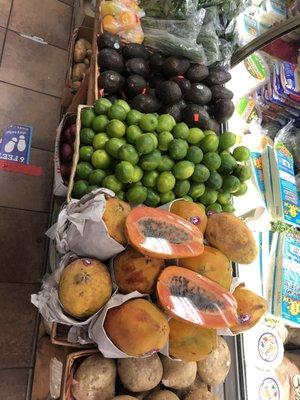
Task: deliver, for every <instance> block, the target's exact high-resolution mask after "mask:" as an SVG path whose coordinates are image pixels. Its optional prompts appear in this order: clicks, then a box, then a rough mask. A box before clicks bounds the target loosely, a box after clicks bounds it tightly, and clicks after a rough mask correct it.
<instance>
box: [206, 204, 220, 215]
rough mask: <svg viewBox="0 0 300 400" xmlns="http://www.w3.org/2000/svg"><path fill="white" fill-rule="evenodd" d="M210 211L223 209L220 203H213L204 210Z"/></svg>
mask: <svg viewBox="0 0 300 400" xmlns="http://www.w3.org/2000/svg"><path fill="white" fill-rule="evenodd" d="M208 211H212V212H214V213H220V212H222V211H223V209H222V206H221V204H219V203H213V204H210V205H209V206H207V207H206V212H208Z"/></svg>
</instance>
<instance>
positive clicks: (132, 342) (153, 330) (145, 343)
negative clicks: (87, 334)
mask: <svg viewBox="0 0 300 400" xmlns="http://www.w3.org/2000/svg"><path fill="white" fill-rule="evenodd" d="M104 329H105V332H106V334H107V336H108V337H109V338H110V340H111V341H112V342H113V343H114V345H115V346H116V347H118V348H119V349H120V350H122V351H123V352H124V353H126V354H128V355H130V356H137V357H138V356H142V355H146V354H152V353H154V352H156V351H159V350H160V349H162V348H163V347H164V346H165V344H166V343H167V341H168V337H169V325H168V321H167V320H166V318H165V316H164V314H163V313H162V312H161V311H160V310H159V309H158V308H157V307H156V306H154V305H153V304H152V303H150V301H148V300H145V299H133V300H129V301H127V302H126V303H123V304H121V305H120V306H118V307H113V308H110V309H109V310H108V312H107V314H106V317H105V321H104Z"/></svg>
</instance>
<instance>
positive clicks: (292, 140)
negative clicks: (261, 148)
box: [275, 120, 300, 172]
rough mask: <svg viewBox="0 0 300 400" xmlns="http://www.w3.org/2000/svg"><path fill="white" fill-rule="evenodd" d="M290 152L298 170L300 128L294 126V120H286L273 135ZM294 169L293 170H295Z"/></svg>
mask: <svg viewBox="0 0 300 400" xmlns="http://www.w3.org/2000/svg"><path fill="white" fill-rule="evenodd" d="M275 140H278V141H281V142H282V143H283V144H284V145H285V146H286V148H287V149H288V150H289V151H290V152H291V154H292V156H293V158H294V163H295V167H296V170H297V171H299V170H300V129H297V128H296V127H295V126H294V120H291V121H290V122H288V123H287V124H286V125H285V126H284V127H283V128H282V129H280V131H278V133H277V135H276V136H275ZM297 171H295V172H297Z"/></svg>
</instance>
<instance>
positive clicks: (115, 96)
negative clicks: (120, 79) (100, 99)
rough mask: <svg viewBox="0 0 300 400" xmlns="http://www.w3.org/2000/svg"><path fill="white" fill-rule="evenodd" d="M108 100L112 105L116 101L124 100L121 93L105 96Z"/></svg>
mask: <svg viewBox="0 0 300 400" xmlns="http://www.w3.org/2000/svg"><path fill="white" fill-rule="evenodd" d="M104 97H105V98H106V99H108V100H109V101H110V102H111V103H112V104H114V102H115V101H117V100H119V99H121V98H122V95H121V94H120V93H119V94H118V93H116V94H110V95H108V96H104Z"/></svg>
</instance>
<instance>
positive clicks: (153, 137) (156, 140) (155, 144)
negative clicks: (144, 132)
mask: <svg viewBox="0 0 300 400" xmlns="http://www.w3.org/2000/svg"><path fill="white" fill-rule="evenodd" d="M148 135H150V136H151V137H152V140H153V143H154V146H155V147H154V148H155V149H156V147H157V146H158V139H157V135H156V133H153V132H149V133H148Z"/></svg>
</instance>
